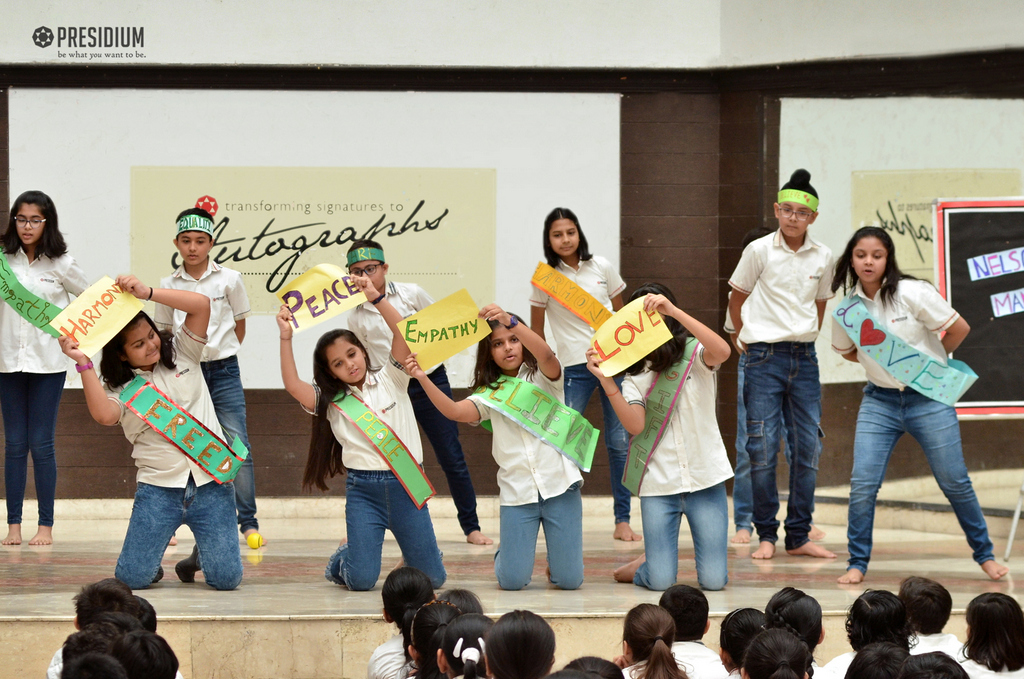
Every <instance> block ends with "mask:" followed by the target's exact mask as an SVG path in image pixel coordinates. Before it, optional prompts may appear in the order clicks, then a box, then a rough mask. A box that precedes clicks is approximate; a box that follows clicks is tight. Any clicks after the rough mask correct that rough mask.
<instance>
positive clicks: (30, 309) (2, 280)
mask: <svg viewBox="0 0 1024 679" xmlns="http://www.w3.org/2000/svg"><path fill="white" fill-rule="evenodd" d="M0 294H2V295H3V297H4V301H5V302H7V304H9V305H10V307H11V308H12V309H14V310H15V311H17V312H18V314H19V315H20V316H21V317H22V318H24V319H25V320H26V321H28V322H29V323H31V324H32V325H34V326H35V327H37V328H39V329H40V330H42V331H43V332H45V333H47V334H49V335H52V336H54V337H60V333H59V332H57V331H56V330H54V329H53V328H51V327H50V321H52V320H53V319H54V318H56V317H57V314H59V313H60V312H62V311H64V309H62V308H60V307H59V306H57V305H56V304H54V303H52V302H47V301H46V300H45V299H41V298H40V297H37V296H36V295H35V294H34V293H32V292H31V291H29V289H28V288H26V287H25V286H24V285H22V284H21V281H19V280H18V277H17V276H15V275H14V272H13V271H11V265H10V262H8V261H7V257H6V256H5V255H4V253H3V252H0Z"/></svg>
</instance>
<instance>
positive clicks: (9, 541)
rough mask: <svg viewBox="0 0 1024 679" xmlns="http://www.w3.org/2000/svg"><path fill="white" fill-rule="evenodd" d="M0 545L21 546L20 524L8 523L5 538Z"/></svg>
mask: <svg viewBox="0 0 1024 679" xmlns="http://www.w3.org/2000/svg"><path fill="white" fill-rule="evenodd" d="M2 544H5V545H20V544H21V524H20V523H9V524H7V537H5V538H4V541H3V543H2Z"/></svg>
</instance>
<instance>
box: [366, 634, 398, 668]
mask: <svg viewBox="0 0 1024 679" xmlns="http://www.w3.org/2000/svg"><path fill="white" fill-rule="evenodd" d="M405 662H406V660H405V646H404V645H403V642H402V635H401V634H396V635H395V636H393V637H391V638H390V639H388V640H387V641H385V642H384V643H383V644H381V645H380V646H378V647H377V648H375V649H374V651H373V653H372V654H370V660H369V661H367V663H366V679H396V678H397V677H398V673H399V672H400V671H401V669H402V667H403V666H404V665H405Z"/></svg>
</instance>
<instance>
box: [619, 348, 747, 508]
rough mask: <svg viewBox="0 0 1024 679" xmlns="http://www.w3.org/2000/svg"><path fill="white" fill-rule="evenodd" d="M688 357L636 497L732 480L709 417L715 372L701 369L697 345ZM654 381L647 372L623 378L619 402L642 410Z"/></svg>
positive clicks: (714, 420) (719, 436) (701, 350)
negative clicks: (688, 363) (690, 362)
mask: <svg viewBox="0 0 1024 679" xmlns="http://www.w3.org/2000/svg"><path fill="white" fill-rule="evenodd" d="M694 353H695V356H694V359H693V366H692V367H691V368H690V374H689V375H687V376H686V384H685V386H684V387H683V390H682V392H681V393H680V394H679V397H678V398H677V399H676V405H675V408H673V410H672V414H671V415H670V416H669V420H668V427H667V428H666V430H665V433H664V434H663V435H662V437H661V441H660V442H659V443H658V447H657V448H655V449H654V455H652V456H651V461H650V464H648V466H647V473H646V474H645V475H644V482H643V484H642V485H641V486H640V497H656V496H659V495H676V494H678V493H692V492H695V491H698V490H704V489H705V488H710V487H712V486H714V485H717V484H719V483H722V482H723V481H725V480H726V479H730V478H732V467H731V466H730V465H729V456H728V454H727V453H726V450H725V443H724V442H723V441H722V434H721V432H720V431H719V430H718V419H717V418H716V415H715V393H716V384H715V377H716V376H715V370H713V369H711V368H709V367H708V366H707V365H705V363H704V345H703V344H700V343H698V344H697V348H696V349H695V351H694ZM684 367H685V366H684ZM657 377H658V374H657V373H654V372H652V371H650V370H645V371H644V372H642V373H640V374H639V375H627V376H626V378H625V379H624V380H623V381H622V397H623V398H625V399H626V402H627V403H629V404H631V405H632V404H636V405H641V406H644V408H646V407H647V402H646V399H647V392H649V391H650V389H651V386H652V385H653V384H654V381H655V380H656V379H657Z"/></svg>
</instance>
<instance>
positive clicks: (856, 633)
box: [815, 589, 911, 679]
mask: <svg viewBox="0 0 1024 679" xmlns="http://www.w3.org/2000/svg"><path fill="white" fill-rule="evenodd" d="M910 634H911V632H910V626H909V625H908V624H907V609H906V608H905V607H904V606H903V602H902V601H900V599H899V597H897V596H896V595H895V594H893V593H892V592H887V591H885V590H872V589H869V590H867V591H866V592H864V593H863V594H861V595H860V596H859V597H857V600H856V601H854V602H853V605H852V606H850V612H849V613H848V614H847V616H846V636H847V638H848V639H849V641H850V646H851V647H852V648H853V651H851V652H849V653H843V654H842V655H839V656H836V657H835V658H833V659H832V660H831V661H830V662H829V663H828V664H827V665H825V666H824V667H822V668H821V671H820V672H818V673H816V675H815V676H816V677H817V678H818V679H842V678H843V677H845V676H846V670H847V669H848V668H849V667H850V663H851V662H852V661H853V658H854V656H855V655H856V654H857V653H858V652H859V651H860V650H861V649H862V648H864V647H865V646H867V645H868V644H873V643H876V642H879V641H888V642H890V643H893V644H896V645H897V646H899V647H901V648H903V649H905V650H907V651H908V652H909V650H910Z"/></svg>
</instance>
